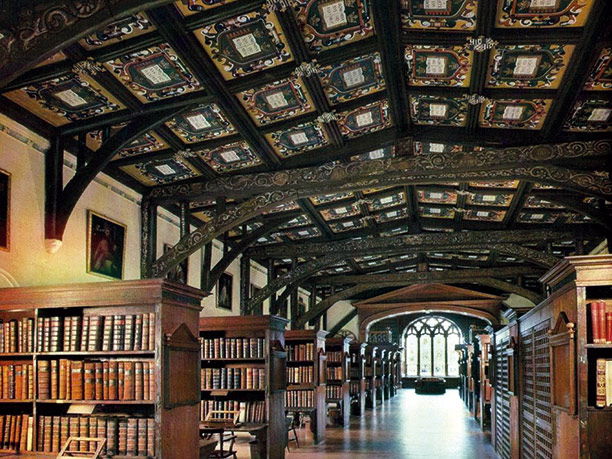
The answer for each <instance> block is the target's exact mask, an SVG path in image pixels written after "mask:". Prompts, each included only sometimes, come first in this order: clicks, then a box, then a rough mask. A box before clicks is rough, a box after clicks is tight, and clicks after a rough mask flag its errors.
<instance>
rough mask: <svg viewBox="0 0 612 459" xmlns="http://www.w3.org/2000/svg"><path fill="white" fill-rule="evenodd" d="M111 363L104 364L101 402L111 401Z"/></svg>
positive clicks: (105, 362)
mask: <svg viewBox="0 0 612 459" xmlns="http://www.w3.org/2000/svg"><path fill="white" fill-rule="evenodd" d="M109 367H110V365H109V361H108V360H105V361H104V362H102V398H101V399H100V400H109V399H110V397H109V395H108V389H109V388H108V384H109Z"/></svg>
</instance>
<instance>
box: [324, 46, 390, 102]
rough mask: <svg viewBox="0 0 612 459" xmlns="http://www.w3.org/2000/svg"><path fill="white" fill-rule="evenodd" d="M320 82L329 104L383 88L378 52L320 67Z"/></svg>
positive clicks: (383, 82) (383, 81)
mask: <svg viewBox="0 0 612 459" xmlns="http://www.w3.org/2000/svg"><path fill="white" fill-rule="evenodd" d="M320 78H321V84H322V86H323V89H324V90H325V94H326V95H327V98H328V99H329V102H330V103H331V104H337V103H340V102H346V101H348V100H352V99H356V98H358V97H362V96H365V95H367V94H371V93H374V92H377V91H380V90H382V89H384V87H385V80H384V78H383V74H382V63H381V59H380V54H378V53H374V54H368V55H366V56H361V57H356V58H353V59H349V60H347V61H344V62H342V63H341V64H340V65H328V66H326V67H322V69H321V72H320Z"/></svg>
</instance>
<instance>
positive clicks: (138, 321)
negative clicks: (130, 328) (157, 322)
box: [131, 314, 142, 351]
mask: <svg viewBox="0 0 612 459" xmlns="http://www.w3.org/2000/svg"><path fill="white" fill-rule="evenodd" d="M131 349H132V350H133V351H140V350H141V349H142V314H137V315H135V316H134V342H133V344H132V347H131Z"/></svg>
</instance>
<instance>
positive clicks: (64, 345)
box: [62, 317, 72, 351]
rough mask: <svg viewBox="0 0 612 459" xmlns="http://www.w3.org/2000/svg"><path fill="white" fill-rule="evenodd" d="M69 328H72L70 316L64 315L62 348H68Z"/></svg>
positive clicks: (66, 349) (67, 349)
mask: <svg viewBox="0 0 612 459" xmlns="http://www.w3.org/2000/svg"><path fill="white" fill-rule="evenodd" d="M70 330H72V317H64V336H63V340H62V350H64V351H69V350H70V337H71V334H70Z"/></svg>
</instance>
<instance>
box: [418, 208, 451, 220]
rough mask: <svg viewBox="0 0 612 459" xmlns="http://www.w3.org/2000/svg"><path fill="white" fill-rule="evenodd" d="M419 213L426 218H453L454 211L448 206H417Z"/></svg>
mask: <svg viewBox="0 0 612 459" xmlns="http://www.w3.org/2000/svg"><path fill="white" fill-rule="evenodd" d="M419 213H420V214H421V216H422V217H426V218H455V211H454V210H453V209H451V208H449V207H419Z"/></svg>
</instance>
